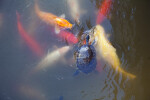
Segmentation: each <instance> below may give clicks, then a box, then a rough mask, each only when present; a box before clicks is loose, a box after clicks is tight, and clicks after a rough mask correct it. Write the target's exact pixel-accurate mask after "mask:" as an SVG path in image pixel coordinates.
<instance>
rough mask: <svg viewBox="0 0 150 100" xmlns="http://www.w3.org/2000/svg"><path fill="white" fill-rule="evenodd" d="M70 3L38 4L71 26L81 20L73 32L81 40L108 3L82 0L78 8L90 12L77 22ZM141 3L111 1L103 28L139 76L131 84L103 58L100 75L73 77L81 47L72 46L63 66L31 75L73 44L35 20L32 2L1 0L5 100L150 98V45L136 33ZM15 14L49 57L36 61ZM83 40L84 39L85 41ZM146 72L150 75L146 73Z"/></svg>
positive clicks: (0, 73) (0, 89)
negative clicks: (148, 66) (148, 52)
mask: <svg viewBox="0 0 150 100" xmlns="http://www.w3.org/2000/svg"><path fill="white" fill-rule="evenodd" d="M66 1H67V0H42V1H41V0H39V2H38V3H39V5H40V9H42V11H46V12H51V13H53V14H55V15H57V16H60V15H61V14H65V16H66V19H67V20H68V21H69V22H71V23H72V24H74V23H75V22H76V20H77V19H78V20H79V21H80V24H79V25H77V26H75V28H73V30H72V32H73V33H74V34H75V36H76V35H77V33H78V32H80V34H79V35H82V31H86V30H88V29H90V28H92V27H93V26H95V25H96V17H97V14H96V13H97V12H98V11H99V8H100V7H101V5H102V2H103V1H104V0H81V1H80V0H79V3H80V6H81V7H79V8H80V9H84V10H86V13H82V15H81V16H80V18H77V19H75V18H72V16H75V15H73V14H71V13H70V11H74V12H75V13H77V12H76V10H74V9H72V10H71V9H68V4H70V3H67V2H66ZM68 1H70V0H68ZM138 3H140V2H138ZM138 3H136V1H134V0H125V1H122V0H112V5H111V6H110V11H109V13H108V14H106V16H104V20H103V21H102V23H100V24H101V25H102V26H103V27H104V29H105V31H106V33H107V34H110V38H109V40H110V41H111V43H112V45H113V46H114V47H115V48H116V50H117V54H118V56H119V58H120V61H121V65H122V66H123V69H124V70H126V71H127V72H130V73H133V74H135V75H136V76H137V77H136V79H132V80H131V79H129V78H128V77H123V74H121V73H120V74H116V71H115V70H113V69H112V68H111V67H110V66H109V65H108V64H107V63H104V62H103V60H101V59H100V62H99V64H98V67H100V71H99V72H96V71H93V72H91V73H90V74H88V75H86V74H84V73H80V74H79V75H78V76H75V77H73V73H74V72H75V71H76V66H75V63H74V58H73V49H72V48H73V47H74V48H75V47H76V46H74V45H73V44H69V45H70V46H71V50H69V51H68V52H67V53H66V55H64V56H63V57H62V58H61V61H60V62H57V63H56V64H53V67H49V68H48V67H47V68H46V69H45V68H43V69H40V71H38V72H37V73H36V74H34V75H29V73H30V72H31V70H32V69H34V68H35V67H36V66H37V65H38V64H39V62H40V61H41V60H42V59H43V58H44V57H46V55H47V54H49V53H48V51H53V50H56V49H58V48H61V47H63V46H66V45H68V43H66V41H64V39H61V38H58V37H56V36H55V35H54V34H53V31H52V27H51V26H48V25H47V24H45V23H44V22H42V21H41V20H40V19H39V18H38V16H36V14H35V12H34V1H33V0H13V1H12V0H2V1H0V4H1V6H0V43H1V49H0V55H1V57H0V64H1V67H0V80H1V81H0V100H59V98H60V96H63V99H64V100H146V99H148V97H146V96H147V95H148V89H146V88H148V85H149V84H147V83H144V82H147V81H146V79H148V78H147V76H146V75H147V74H145V73H144V72H142V70H143V66H144V60H145V59H144V57H149V56H148V55H146V54H145V53H143V51H144V50H143V49H145V47H143V49H142V48H140V46H139V45H140V44H142V43H146V42H147V43H148V41H146V42H142V40H144V39H142V37H141V36H142V35H141V33H139V32H137V30H139V29H137V28H139V26H137V24H138V22H139V20H138V17H137V16H136V15H139V14H138V13H140V12H139V7H138ZM143 3H144V4H145V3H146V2H144V1H143ZM70 7H71V6H70ZM140 9H142V8H140ZM16 11H18V12H19V13H20V17H21V22H22V26H23V27H24V29H25V30H26V33H29V34H28V35H29V36H31V37H33V38H34V39H35V40H36V41H37V42H38V43H39V45H40V46H41V48H42V49H43V51H44V52H45V53H44V54H43V56H42V57H37V56H36V55H35V54H34V52H32V51H31V49H30V48H29V47H28V45H27V43H26V41H25V40H24V39H23V38H22V37H21V36H20V35H19V32H18V27H17V17H16ZM77 17H78V16H77ZM141 27H143V26H141ZM139 37H140V38H139ZM145 37H146V36H145ZM78 38H79V39H80V36H78ZM146 39H147V38H146ZM139 41H140V42H139ZM138 43H140V44H138ZM142 55H144V56H142ZM51 59H53V57H51ZM51 59H49V60H51ZM52 61H53V60H51V62H52ZM146 64H148V61H147V63H146ZM144 68H146V67H144ZM144 71H146V72H147V69H145V70H144ZM141 80H142V81H141Z"/></svg>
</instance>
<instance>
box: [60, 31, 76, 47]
mask: <svg viewBox="0 0 150 100" xmlns="http://www.w3.org/2000/svg"><path fill="white" fill-rule="evenodd" d="M58 37H60V38H63V39H65V40H66V41H67V43H72V44H76V43H77V42H78V39H77V37H75V36H74V34H72V33H70V32H68V31H64V30H61V31H60V33H59V35H58Z"/></svg>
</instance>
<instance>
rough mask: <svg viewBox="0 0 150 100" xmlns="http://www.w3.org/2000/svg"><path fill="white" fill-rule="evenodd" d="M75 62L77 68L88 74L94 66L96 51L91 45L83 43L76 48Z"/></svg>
mask: <svg viewBox="0 0 150 100" xmlns="http://www.w3.org/2000/svg"><path fill="white" fill-rule="evenodd" d="M76 64H77V67H78V68H79V70H81V71H82V72H84V73H86V74H88V73H90V72H92V71H93V70H94V69H95V68H96V64H97V61H96V51H95V48H94V47H93V46H92V45H83V46H81V47H80V48H79V49H78V50H77V54H76Z"/></svg>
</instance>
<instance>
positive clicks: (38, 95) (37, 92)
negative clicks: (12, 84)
mask: <svg viewBox="0 0 150 100" xmlns="http://www.w3.org/2000/svg"><path fill="white" fill-rule="evenodd" d="M16 88H17V90H18V92H19V93H21V95H24V96H25V97H27V98H28V99H31V100H34V99H35V100H47V98H46V97H45V96H43V94H44V92H43V91H42V90H41V89H37V88H34V87H33V86H28V85H22V84H21V85H19V86H17V87H16Z"/></svg>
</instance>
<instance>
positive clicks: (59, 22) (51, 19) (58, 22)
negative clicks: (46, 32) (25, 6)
mask: <svg viewBox="0 0 150 100" xmlns="http://www.w3.org/2000/svg"><path fill="white" fill-rule="evenodd" d="M35 12H36V14H37V15H38V17H39V18H40V19H41V20H42V21H44V22H46V23H47V24H50V25H53V26H55V32H56V33H59V32H60V29H64V28H69V29H71V28H72V26H73V25H72V24H71V23H70V22H69V21H67V20H66V19H64V18H63V17H57V16H56V15H54V14H52V13H47V12H43V11H41V10H40V9H39V6H38V4H37V3H35Z"/></svg>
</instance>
